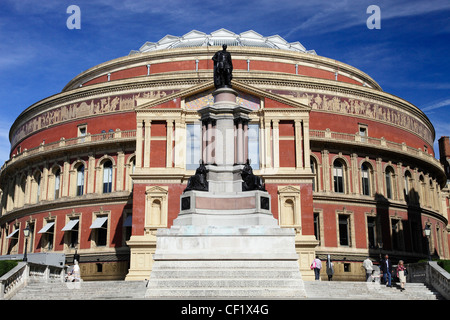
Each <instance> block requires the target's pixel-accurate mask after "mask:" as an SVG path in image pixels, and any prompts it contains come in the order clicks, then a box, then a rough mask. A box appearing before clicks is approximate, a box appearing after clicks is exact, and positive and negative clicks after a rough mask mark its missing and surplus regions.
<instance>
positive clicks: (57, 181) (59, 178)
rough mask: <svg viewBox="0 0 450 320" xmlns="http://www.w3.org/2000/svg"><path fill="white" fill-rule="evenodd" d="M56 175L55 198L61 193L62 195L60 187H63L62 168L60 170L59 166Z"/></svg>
mask: <svg viewBox="0 0 450 320" xmlns="http://www.w3.org/2000/svg"><path fill="white" fill-rule="evenodd" d="M54 175H55V188H54V192H55V199H58V198H59V195H60V189H61V170H59V168H57V169H56V170H55V171H54Z"/></svg>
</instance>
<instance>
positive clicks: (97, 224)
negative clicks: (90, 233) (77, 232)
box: [90, 217, 108, 229]
mask: <svg viewBox="0 0 450 320" xmlns="http://www.w3.org/2000/svg"><path fill="white" fill-rule="evenodd" d="M107 220H108V217H99V218H97V219H95V221H94V222H93V223H92V224H91V227H90V229H100V228H102V227H103V225H104V224H105V222H106V221H107Z"/></svg>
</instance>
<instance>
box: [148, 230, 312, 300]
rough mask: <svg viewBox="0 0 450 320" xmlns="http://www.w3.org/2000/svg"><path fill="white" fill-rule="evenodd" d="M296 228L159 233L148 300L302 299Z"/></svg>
mask: <svg viewBox="0 0 450 320" xmlns="http://www.w3.org/2000/svg"><path fill="white" fill-rule="evenodd" d="M294 248H295V234H294V231H293V229H290V228H280V227H278V226H228V227H227V226H221V227H216V226H194V225H190V226H189V225H185V226H173V227H172V228H170V229H159V230H158V234H157V249H156V252H155V254H154V255H153V259H154V264H153V270H152V272H151V275H150V281H149V284H148V289H147V293H146V297H147V298H156V299H166V298H179V299H183V298H185V299H196V298H198V299H204V298H216V299H220V298H247V299H262V298H264V299H270V298H273V299H283V298H287V299H295V298H304V297H305V291H304V287H303V280H302V277H301V274H300V271H299V265H298V261H297V259H298V255H297V254H296V252H295V249H294Z"/></svg>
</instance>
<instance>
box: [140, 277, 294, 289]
mask: <svg viewBox="0 0 450 320" xmlns="http://www.w3.org/2000/svg"><path fill="white" fill-rule="evenodd" d="M295 286H297V287H299V286H300V287H301V288H303V281H301V280H297V281H295V280H292V279H221V278H216V279H155V280H154V281H150V282H149V284H148V288H149V290H152V289H153V288H158V289H159V288H162V287H163V288H174V287H180V288H184V287H188V288H241V287H259V288H277V287H279V288H284V287H295Z"/></svg>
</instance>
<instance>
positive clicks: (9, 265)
mask: <svg viewBox="0 0 450 320" xmlns="http://www.w3.org/2000/svg"><path fill="white" fill-rule="evenodd" d="M18 263H19V262H18V261H14V260H3V261H0V277H1V276H3V275H4V274H6V273H7V272H8V271H10V270H11V269H13V268H14V267H15V266H17V264H18Z"/></svg>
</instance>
